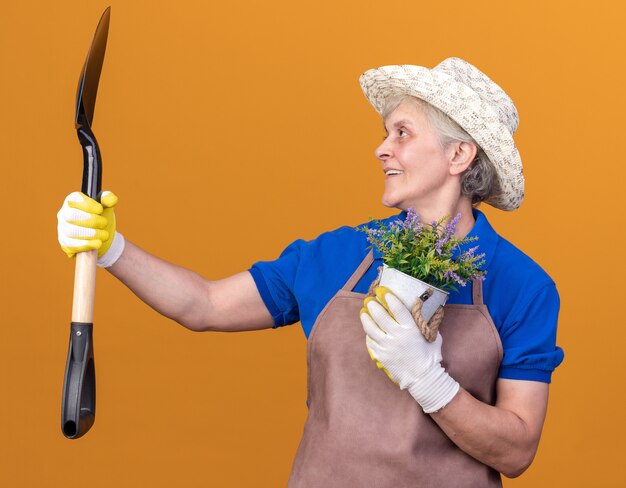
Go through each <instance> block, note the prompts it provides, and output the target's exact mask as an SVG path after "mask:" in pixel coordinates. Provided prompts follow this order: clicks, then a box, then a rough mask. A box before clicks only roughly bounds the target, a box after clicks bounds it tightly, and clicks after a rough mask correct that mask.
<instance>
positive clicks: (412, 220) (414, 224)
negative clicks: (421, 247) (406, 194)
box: [403, 208, 423, 233]
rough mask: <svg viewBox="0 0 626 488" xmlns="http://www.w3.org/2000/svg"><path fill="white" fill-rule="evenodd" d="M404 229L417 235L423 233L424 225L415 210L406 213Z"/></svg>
mask: <svg viewBox="0 0 626 488" xmlns="http://www.w3.org/2000/svg"><path fill="white" fill-rule="evenodd" d="M403 227H404V229H407V230H413V231H414V232H415V233H418V232H421V230H422V228H423V225H422V223H421V222H420V216H419V215H418V214H417V213H416V212H415V210H414V209H413V208H409V209H408V210H407V211H406V219H404V225H403Z"/></svg>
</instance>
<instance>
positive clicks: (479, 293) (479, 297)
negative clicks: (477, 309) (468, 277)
mask: <svg viewBox="0 0 626 488" xmlns="http://www.w3.org/2000/svg"><path fill="white" fill-rule="evenodd" d="M472 302H473V303H474V305H483V282H482V280H472Z"/></svg>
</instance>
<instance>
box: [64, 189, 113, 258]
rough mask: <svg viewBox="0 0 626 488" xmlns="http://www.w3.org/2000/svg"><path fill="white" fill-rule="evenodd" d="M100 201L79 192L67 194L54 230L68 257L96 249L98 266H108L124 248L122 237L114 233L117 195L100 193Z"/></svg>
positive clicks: (106, 192) (108, 192)
mask: <svg viewBox="0 0 626 488" xmlns="http://www.w3.org/2000/svg"><path fill="white" fill-rule="evenodd" d="M100 200H101V202H102V203H98V202H97V201H95V200H93V199H92V198H89V197H88V196H87V195H85V194H84V193H81V192H73V193H70V194H69V195H68V196H67V197H66V198H65V201H64V202H63V206H62V207H61V209H60V210H59V212H58V213H57V221H58V225H57V233H58V239H59V244H60V245H61V249H62V250H63V252H65V254H67V256H68V257H70V258H71V257H73V256H74V255H75V254H76V253H79V252H83V251H91V250H95V249H97V250H98V265H99V266H101V267H109V266H111V265H112V264H113V263H114V262H115V261H117V259H118V258H119V256H120V255H121V254H122V251H123V249H124V238H123V237H122V236H121V234H119V233H116V232H115V212H114V210H113V207H114V206H115V204H116V203H117V200H118V198H117V196H116V195H115V194H113V193H112V192H110V191H105V192H103V193H102V196H101V198H100Z"/></svg>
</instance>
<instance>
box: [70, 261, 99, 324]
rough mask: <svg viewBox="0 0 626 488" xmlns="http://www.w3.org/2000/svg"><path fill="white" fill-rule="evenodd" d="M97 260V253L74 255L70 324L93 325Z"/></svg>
mask: <svg viewBox="0 0 626 488" xmlns="http://www.w3.org/2000/svg"><path fill="white" fill-rule="evenodd" d="M97 260H98V251H87V252H79V253H77V254H76V269H75V273H74V301H73V303H72V322H83V323H93V305H94V296H95V292H96V262H97Z"/></svg>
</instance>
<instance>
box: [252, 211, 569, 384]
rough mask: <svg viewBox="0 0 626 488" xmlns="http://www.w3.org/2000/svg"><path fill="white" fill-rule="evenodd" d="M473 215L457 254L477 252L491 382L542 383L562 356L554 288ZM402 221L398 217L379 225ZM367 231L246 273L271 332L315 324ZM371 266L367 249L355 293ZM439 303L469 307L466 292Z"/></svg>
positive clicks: (331, 238) (371, 274) (302, 246)
mask: <svg viewBox="0 0 626 488" xmlns="http://www.w3.org/2000/svg"><path fill="white" fill-rule="evenodd" d="M473 213H474V218H475V219H476V222H475V223H474V226H473V228H472V230H471V231H470V233H469V234H468V237H473V236H476V237H478V241H476V242H471V243H468V244H465V245H464V246H463V247H462V249H461V251H462V250H465V248H469V247H472V246H476V245H478V246H480V247H479V249H478V252H479V253H485V264H484V265H483V267H482V268H483V269H484V270H486V271H487V274H486V278H485V281H484V282H483V297H484V303H485V304H486V305H487V308H488V309H489V313H490V314H491V317H492V319H493V321H494V324H495V326H496V329H497V330H498V333H499V334H500V339H501V341H502V346H503V349H504V356H503V359H502V363H501V365H500V371H499V373H498V377H499V378H508V379H518V380H531V381H542V382H545V383H549V382H550V377H551V374H552V371H554V369H555V368H556V367H557V366H558V365H559V364H560V363H561V361H563V350H562V349H561V348H560V347H558V346H556V329H557V320H558V313H559V305H560V301H559V294H558V292H557V289H556V285H555V284H554V281H552V279H551V278H550V276H548V274H547V273H546V272H545V271H543V270H542V269H541V268H540V267H539V265H538V264H537V263H535V262H534V261H533V260H532V259H531V258H529V257H528V256H527V255H526V254H524V253H523V252H521V251H520V250H519V249H517V248H516V247H515V246H514V245H513V244H511V243H510V242H508V241H507V240H506V239H503V238H502V237H500V236H499V235H498V234H497V233H496V232H495V230H494V229H493V227H491V225H490V224H489V222H488V221H487V218H486V217H485V215H484V214H483V213H482V212H480V211H479V210H476V209H474V210H473ZM405 217H406V212H401V213H400V214H398V215H395V216H392V217H389V218H388V219H385V220H383V222H385V223H387V224H389V223H391V222H392V221H394V220H404V218H405ZM372 225H373V223H372V222H370V223H367V224H362V225H361V226H357V227H348V226H344V227H340V228H338V229H336V230H333V231H330V232H326V233H324V234H321V235H320V236H318V237H317V238H315V239H313V240H311V241H304V240H302V239H298V240H296V241H295V242H293V243H292V244H290V245H289V246H288V247H287V248H286V249H285V250H284V251H283V252H282V254H281V255H280V257H279V258H278V259H276V260H275V261H260V262H257V263H255V264H254V265H253V266H252V267H251V268H250V270H249V271H250V273H251V274H252V277H253V279H254V281H255V283H256V286H257V288H258V289H259V293H260V294H261V298H262V299H263V302H264V303H265V306H266V307H267V309H268V310H269V312H270V314H271V315H272V317H273V319H274V326H275V327H280V326H283V325H289V324H293V323H295V322H298V321H300V322H301V324H302V328H303V330H304V334H305V335H306V337H307V338H308V337H309V334H310V333H311V329H312V328H313V325H314V323H315V320H316V319H317V316H318V315H319V314H320V312H321V311H322V309H323V308H324V307H325V306H326V304H327V303H328V302H329V301H330V300H331V299H332V297H333V296H334V295H335V294H336V293H337V292H338V291H339V289H340V288H341V287H342V286H343V285H344V284H345V283H346V281H348V278H350V276H351V275H352V273H353V272H354V270H355V269H356V268H357V267H358V265H359V264H360V263H361V261H362V260H363V259H364V258H365V256H366V255H367V253H368V252H369V249H370V247H369V243H368V242H367V236H366V235H365V233H364V232H360V231H358V230H357V229H358V228H359V227H362V226H368V227H370V226H372ZM379 266H382V259H381V255H380V253H378V252H377V251H376V250H375V249H374V263H373V264H372V266H370V268H369V270H368V271H367V272H366V273H365V275H364V276H363V278H361V280H360V281H359V282H358V283H357V285H356V286H355V288H354V291H355V292H359V293H367V291H368V289H369V286H370V284H371V283H372V281H374V280H375V279H376V278H377V276H378V267H379ZM447 303H458V304H471V303H472V290H471V284H468V286H466V287H459V290H458V291H456V292H455V291H451V292H450V296H449V298H448V302H447Z"/></svg>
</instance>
